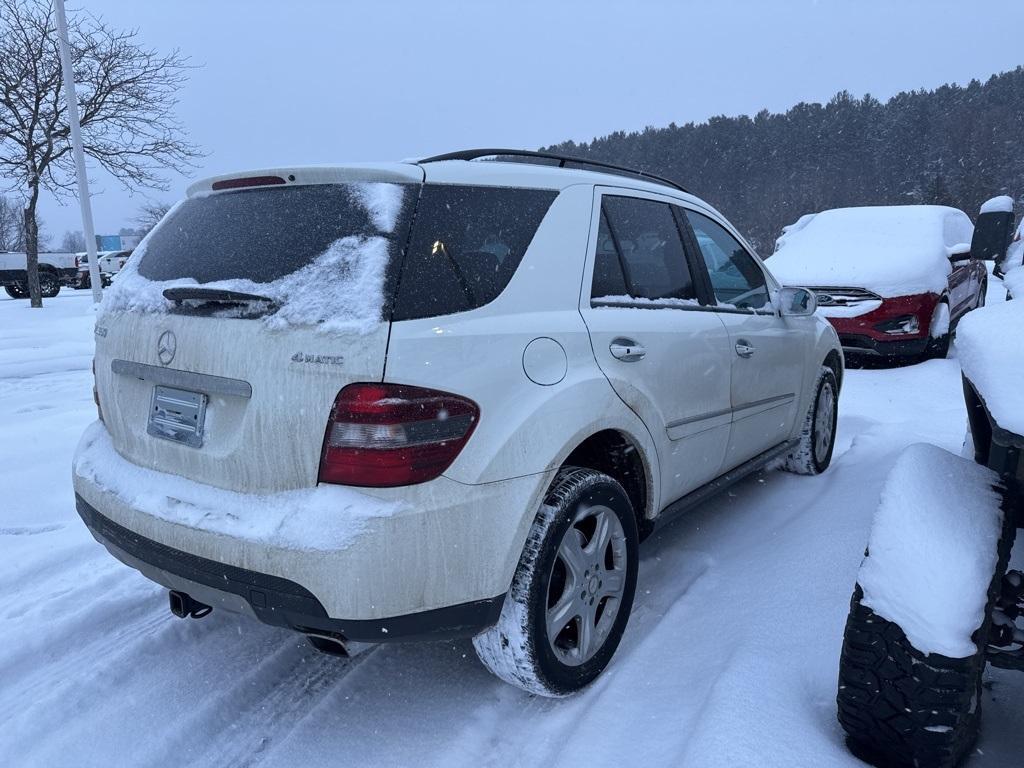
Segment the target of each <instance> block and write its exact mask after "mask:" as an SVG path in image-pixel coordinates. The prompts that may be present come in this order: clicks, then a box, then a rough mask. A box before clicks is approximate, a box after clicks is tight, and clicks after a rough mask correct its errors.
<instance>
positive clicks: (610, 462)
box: [562, 428, 655, 538]
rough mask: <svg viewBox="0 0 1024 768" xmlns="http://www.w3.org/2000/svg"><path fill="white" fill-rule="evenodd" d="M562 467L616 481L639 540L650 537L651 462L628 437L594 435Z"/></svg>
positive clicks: (616, 432) (615, 431) (609, 432)
mask: <svg viewBox="0 0 1024 768" xmlns="http://www.w3.org/2000/svg"><path fill="white" fill-rule="evenodd" d="M562 466H563V467H566V466H571V467H585V468H587V469H593V470H596V471H598V472H603V473H604V474H606V475H608V476H609V477H611V478H613V479H614V480H616V481H617V482H618V483H619V484H620V485H621V486H622V487H623V488H624V489H625V491H626V494H627V495H628V496H629V500H630V502H631V503H632V505H633V512H634V514H635V516H636V522H637V527H638V528H639V530H640V537H641V538H644V537H646V536H647V534H649V533H650V529H651V527H652V526H651V520H652V518H653V516H654V505H653V503H652V502H653V501H654V499H655V494H654V488H653V472H652V471H651V466H650V458H649V457H648V456H647V455H646V453H645V452H644V450H643V448H642V447H641V445H639V444H638V441H636V440H634V439H633V437H632V436H631V435H629V434H628V433H626V432H625V431H623V430H619V429H614V428H606V429H601V430H599V431H597V432H594V433H593V434H591V435H589V436H588V437H586V438H585V439H583V440H582V441H580V442H579V443H578V444H577V445H576V446H575V447H574V448H572V450H570V451H569V452H568V454H567V455H566V457H565V459H564V460H563V461H562Z"/></svg>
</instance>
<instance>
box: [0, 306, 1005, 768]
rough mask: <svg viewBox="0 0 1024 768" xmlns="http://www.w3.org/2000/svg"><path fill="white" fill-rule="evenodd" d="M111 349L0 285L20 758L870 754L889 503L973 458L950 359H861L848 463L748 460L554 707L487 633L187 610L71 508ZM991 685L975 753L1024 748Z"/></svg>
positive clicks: (677, 758) (1001, 755) (329, 760)
mask: <svg viewBox="0 0 1024 768" xmlns="http://www.w3.org/2000/svg"><path fill="white" fill-rule="evenodd" d="M993 293H995V289H994V290H993ZM993 298H994V297H993ZM1000 298H1001V297H1000ZM91 350H92V323H91V311H90V305H89V297H88V296H87V295H86V294H84V293H76V292H73V291H68V290H64V291H62V293H61V295H60V296H59V297H58V298H57V299H54V300H50V301H48V302H47V306H46V308H45V309H44V310H42V311H33V310H30V309H28V306H27V302H24V301H11V300H7V299H6V298H4V299H0V425H2V427H0V486H2V487H3V489H4V490H3V495H2V497H0V498H2V501H0V595H2V601H0V641H2V642H0V724H2V726H0V765H3V766H110V765H132V766H147V765H153V766H166V765H204V766H218V767H219V766H236V765H237V766H241V765H246V766H249V765H260V766H287V765H302V766H309V765H336V764H339V763H340V762H344V763H346V764H354V765H389V766H392V765H413V764H415V765H421V766H434V765H443V766H463V765H465V766H481V765H494V766H515V765H522V766H535V765H564V766H576V765H581V766H582V765H588V766H595V765H596V766H602V765H636V764H640V763H643V764H644V765H650V766H662V765H665V766H668V765H672V766H683V767H686V766H692V767H693V768H716V767H717V766H722V767H725V766H729V767H730V768H734V767H735V766H751V765H757V766H759V768H769V767H774V766H779V767H782V766H785V768H795V767H797V766H814V767H815V768H817V767H819V766H833V765H834V766H853V765H860V763H859V762H858V761H856V760H855V759H854V758H852V757H850V756H849V754H848V753H847V752H846V751H845V749H844V747H843V744H842V738H841V731H840V729H839V726H838V725H837V723H836V719H835V688H836V675H837V663H838V657H839V648H840V645H841V642H842V632H843V624H844V621H845V618H846V612H847V607H848V601H849V596H850V592H851V589H852V587H853V582H854V579H855V576H856V573H857V567H858V565H859V564H860V560H861V554H862V553H863V550H864V545H865V542H866V541H867V537H868V527H869V524H870V521H871V516H872V512H873V511H874V508H875V506H876V504H877V502H878V496H879V491H880V489H881V486H882V482H883V480H884V478H885V476H886V473H887V472H888V470H889V468H890V467H891V465H892V463H893V461H894V459H895V457H896V456H897V454H898V453H899V452H900V451H901V450H902V449H903V448H904V447H905V446H907V445H909V444H911V443H914V442H920V441H924V442H930V443H934V444H937V445H939V446H942V447H944V448H947V449H949V450H951V451H956V452H959V450H960V447H961V443H962V440H963V434H964V425H965V414H964V407H963V397H962V392H961V388H960V374H959V367H958V365H957V362H956V360H955V359H954V360H945V361H931V362H928V363H925V364H922V365H915V366H911V367H907V368H902V369H896V370H868V371H850V372H849V373H848V377H847V381H846V385H845V388H844V390H843V393H842V399H841V402H840V421H839V442H838V445H837V448H836V453H835V459H834V461H833V465H832V468H831V469H830V470H829V471H828V472H827V473H826V474H825V475H823V476H821V477H816V478H805V477H796V476H792V475H786V474H782V473H777V472H775V473H769V474H767V475H764V476H762V477H759V478H753V479H751V480H749V481H747V482H744V483H743V484H741V485H739V486H737V487H736V488H734V489H733V490H732V492H731V493H729V494H728V495H726V496H724V497H722V498H720V499H718V500H717V501H715V502H713V503H711V504H708V505H706V506H705V507H704V508H703V509H701V510H700V511H699V512H697V513H695V514H693V515H691V516H690V517H688V518H686V519H684V520H682V521H680V522H679V523H678V524H676V525H675V526H673V527H671V528H669V529H668V530H666V531H665V532H663V533H661V534H659V535H657V536H656V537H655V538H654V539H652V540H651V541H649V542H647V544H646V545H645V546H644V548H643V550H642V554H643V561H642V563H641V567H640V587H639V592H638V596H637V603H636V606H635V607H634V611H633V617H632V620H631V622H630V625H629V628H628V630H627V633H626V637H625V639H624V641H623V644H622V646H621V648H620V650H619V652H618V654H617V656H616V658H615V659H614V660H613V662H612V665H611V667H610V668H609V670H608V672H607V673H606V675H605V676H604V677H603V678H602V679H601V680H599V681H598V682H597V683H596V684H595V685H594V686H593V687H591V688H590V689H589V690H587V691H586V692H584V693H583V694H581V695H579V696H576V697H574V698H571V699H568V700H559V701H553V700H546V699H538V698H533V697H530V696H528V695H526V694H523V693H521V692H519V691H518V690H515V689H513V688H511V687H508V686H506V685H504V684H502V683H500V682H498V681H497V680H496V679H494V678H492V677H490V676H489V675H488V674H487V673H486V672H485V671H484V670H483V668H482V667H481V666H480V665H479V664H478V662H477V661H476V659H475V657H474V655H473V650H472V647H471V646H470V644H469V643H468V642H455V643H435V644H424V645H393V646H381V647H378V648H375V649H371V650H370V651H368V652H366V653H364V654H362V655H360V656H357V657H356V658H355V659H352V660H344V659H334V658H331V657H327V656H322V655H320V654H318V653H316V652H314V651H312V650H311V649H310V648H309V647H308V646H307V645H306V644H305V642H304V640H302V639H301V638H299V637H298V636H296V635H293V634H291V633H289V632H286V631H282V630H278V629H272V628H270V627H265V626H262V625H260V624H257V623H254V622H251V621H248V620H244V619H241V618H238V617H235V616H231V615H228V614H224V613H216V612H215V613H214V614H213V615H212V616H210V617H209V618H207V619H204V620H202V621H181V620H178V619H175V618H174V617H173V616H171V615H170V613H169V612H168V610H167V600H166V596H165V594H164V592H163V591H162V590H161V589H160V588H158V587H157V586H156V585H154V584H152V583H150V582H148V581H147V580H145V579H144V578H143V577H142V576H140V575H139V574H137V573H136V572H135V571H133V570H131V569H129V568H127V567H125V566H122V565H121V564H119V563H118V562H116V561H115V560H114V559H113V558H111V557H110V556H109V555H107V553H106V552H105V551H104V550H103V549H102V548H101V547H100V546H99V545H98V544H96V543H95V542H94V541H93V539H92V538H91V537H90V536H89V534H88V533H87V532H86V530H85V528H84V527H83V525H82V524H81V522H80V521H79V519H78V517H77V515H76V513H75V510H74V504H73V497H72V492H71V482H70V462H71V454H72V452H73V450H74V447H75V444H76V442H77V439H78V436H79V434H80V433H81V432H82V430H83V429H84V428H85V426H86V425H87V424H88V423H90V422H91V421H92V420H93V419H94V417H95V409H94V406H93V403H92V394H91V387H92V382H91V376H90V373H89V366H90V362H91V359H92V351H91ZM988 680H989V683H990V685H989V687H988V690H987V693H986V700H985V702H984V707H985V710H986V711H985V724H984V729H983V733H982V737H981V741H980V742H979V745H978V751H977V753H976V754H975V755H974V756H973V757H972V759H971V760H970V766H971V767H972V768H973V767H974V766H1008V765H1016V764H1019V762H1020V759H1019V756H1020V754H1021V753H1022V752H1024V676H1020V675H1018V674H1016V673H1007V672H1000V671H994V672H992V671H990V672H989V673H988Z"/></svg>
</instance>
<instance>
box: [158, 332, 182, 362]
mask: <svg viewBox="0 0 1024 768" xmlns="http://www.w3.org/2000/svg"><path fill="white" fill-rule="evenodd" d="M177 351H178V340H177V339H176V338H175V337H174V332H173V331H164V332H163V333H161V334H160V338H159V339H157V342H156V356H157V358H158V359H159V360H160V365H170V364H171V360H173V359H174V353H175V352H177Z"/></svg>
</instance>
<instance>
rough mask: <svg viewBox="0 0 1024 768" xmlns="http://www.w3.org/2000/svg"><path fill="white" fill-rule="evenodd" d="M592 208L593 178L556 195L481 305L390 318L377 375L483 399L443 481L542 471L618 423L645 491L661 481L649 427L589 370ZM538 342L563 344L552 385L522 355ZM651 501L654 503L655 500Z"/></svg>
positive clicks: (593, 365) (483, 479)
mask: <svg viewBox="0 0 1024 768" xmlns="http://www.w3.org/2000/svg"><path fill="white" fill-rule="evenodd" d="M592 204H593V187H592V186H591V185H578V186H572V187H569V188H567V189H565V190H563V191H562V192H561V194H560V195H559V197H558V198H557V199H556V200H555V202H554V203H553V204H552V206H551V209H550V210H549V211H548V213H547V215H546V216H545V218H544V220H543V222H542V223H541V225H540V227H539V229H538V231H537V234H536V235H535V236H534V239H533V241H532V242H531V244H530V247H529V248H528V250H527V252H526V254H525V255H524V257H523V261H522V263H521V264H520V266H519V269H518V270H517V271H516V274H515V275H514V276H513V278H512V280H511V281H510V282H509V285H508V286H507V287H506V289H505V291H504V292H502V294H501V295H500V296H498V298H497V299H495V300H494V301H493V302H491V303H490V304H488V305H486V306H483V307H480V308H479V309H476V310H473V311H470V312H462V313H457V314H452V315H445V316H441V317H435V318H424V319H421V320H406V321H402V322H396V323H393V324H392V327H391V339H390V342H389V347H388V357H387V364H386V369H385V380H386V381H389V382H395V383H402V384H413V385H418V386H424V387H432V388H435V389H441V390H445V391H450V392H453V393H456V394H459V395H463V396H465V397H469V398H471V399H472V400H474V401H475V402H476V403H477V404H478V405H479V406H480V422H479V424H478V425H477V427H476V430H475V431H474V433H473V436H472V437H471V438H470V441H469V443H467V445H466V447H465V448H464V449H463V451H462V453H461V454H460V455H459V457H458V458H457V459H456V460H455V462H454V463H453V464H452V466H451V467H450V468H449V469H448V470H447V471H446V472H445V475H446V476H447V477H449V478H451V479H454V480H457V481H459V482H462V483H469V484H479V483H489V482H495V481H498V480H503V479H507V478H512V477H520V476H523V475H530V474H537V473H541V472H545V471H549V470H551V469H555V468H557V467H558V466H559V465H560V464H561V462H562V461H563V460H564V459H565V457H566V456H567V455H568V454H569V453H570V452H571V451H572V449H573V448H575V447H576V446H577V445H578V444H579V443H580V442H582V441H583V440H584V439H586V438H587V437H589V436H590V435H592V434H594V433H595V432H598V431H600V430H601V429H618V430H620V431H622V432H624V433H625V434H626V435H627V436H628V437H629V438H630V439H631V440H633V442H634V443H635V444H636V445H637V448H638V449H639V450H640V451H641V453H642V454H643V455H644V460H645V463H647V464H648V485H649V488H650V487H653V488H656V487H658V486H657V484H656V483H654V482H652V481H653V480H656V479H657V478H656V477H653V475H654V474H655V473H656V471H657V469H656V467H657V461H656V460H654V457H655V453H654V447H653V444H652V441H651V437H650V434H649V433H648V432H647V429H646V428H645V427H644V425H643V423H642V422H641V421H640V419H639V418H638V417H637V416H636V414H634V413H633V412H632V411H630V410H629V409H628V408H627V407H626V406H625V405H624V404H623V403H622V401H621V400H619V398H618V397H617V396H616V395H615V393H614V391H613V390H612V388H611V386H610V385H609V384H608V381H607V379H606V378H605V377H604V375H603V374H602V373H601V371H600V369H599V368H598V367H597V363H596V361H595V359H594V353H593V349H592V347H591V344H590V337H589V334H588V333H587V328H586V326H585V324H584V323H583V318H582V317H581V315H580V313H579V310H578V302H579V295H580V286H581V284H582V275H583V267H584V262H585V260H586V252H587V242H588V238H589V229H590V220H591V211H592ZM536 339H550V340H552V341H553V342H555V344H557V346H558V347H560V348H561V350H562V353H561V354H562V355H563V356H564V361H565V362H564V375H563V376H562V378H561V379H560V380H559V381H557V382H555V383H550V384H538V383H536V382H535V381H533V380H531V379H530V378H529V377H528V376H527V373H526V370H525V368H524V352H525V351H526V348H527V346H528V345H529V344H530V342H532V341H534V340H536ZM545 344H547V342H545ZM547 346H548V348H549V349H550V350H556V351H555V352H554V353H553V354H552V356H553V357H555V358H557V357H558V353H557V348H556V347H555V346H553V345H551V344H547ZM554 362H555V363H556V366H555V367H556V368H557V360H555V361H554ZM649 498H651V500H652V506H655V505H656V504H657V498H656V496H655V495H654V494H653V493H651V494H650V495H649Z"/></svg>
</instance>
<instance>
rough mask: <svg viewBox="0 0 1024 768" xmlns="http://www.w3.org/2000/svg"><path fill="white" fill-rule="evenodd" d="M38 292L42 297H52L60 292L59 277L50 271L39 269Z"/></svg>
mask: <svg viewBox="0 0 1024 768" xmlns="http://www.w3.org/2000/svg"><path fill="white" fill-rule="evenodd" d="M39 292H40V294H42V297H43V298H44V299H52V298H53V297H54V296H56V295H57V294H58V293H60V279H59V278H58V277H57V276H56V275H55V274H53V273H52V272H48V271H46V270H40V271H39Z"/></svg>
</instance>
